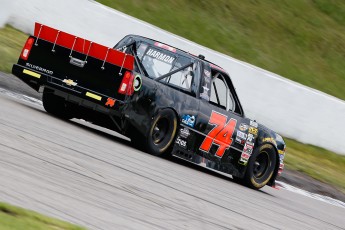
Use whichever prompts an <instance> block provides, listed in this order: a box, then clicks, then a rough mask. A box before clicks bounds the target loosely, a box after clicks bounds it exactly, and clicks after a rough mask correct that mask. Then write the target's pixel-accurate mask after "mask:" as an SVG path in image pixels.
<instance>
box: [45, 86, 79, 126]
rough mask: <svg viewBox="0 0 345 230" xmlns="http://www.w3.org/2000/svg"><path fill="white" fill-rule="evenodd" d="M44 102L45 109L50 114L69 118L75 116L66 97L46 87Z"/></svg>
mask: <svg viewBox="0 0 345 230" xmlns="http://www.w3.org/2000/svg"><path fill="white" fill-rule="evenodd" d="M42 103H43V107H44V109H45V111H47V112H48V113H49V114H51V115H53V116H55V117H58V118H61V119H64V120H69V119H71V118H73V115H72V113H71V111H70V110H69V109H68V107H67V104H66V101H65V99H64V98H62V97H59V96H56V95H55V94H54V93H53V92H52V91H51V90H49V89H47V88H44V90H43V95H42Z"/></svg>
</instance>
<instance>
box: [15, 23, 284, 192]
mask: <svg viewBox="0 0 345 230" xmlns="http://www.w3.org/2000/svg"><path fill="white" fill-rule="evenodd" d="M12 73H13V74H14V75H16V76H17V77H18V78H20V79H21V80H22V81H24V82H25V83H27V84H28V85H29V86H30V87H32V88H33V89H35V90H37V91H39V92H42V93H43V96H42V100H43V106H44V108H45V110H46V111H47V112H48V113H50V114H52V115H54V116H57V117H59V118H63V119H71V118H80V119H84V120H87V121H90V122H92V123H94V124H97V125H100V126H103V127H106V128H109V129H112V130H115V131H117V132H119V133H122V134H124V135H126V136H128V137H129V138H130V139H131V141H132V142H133V144H134V145H136V146H137V147H140V148H141V149H143V150H145V151H147V152H149V153H151V154H153V155H158V156H170V155H173V156H176V157H179V158H183V159H185V160H187V161H190V162H193V163H196V164H200V165H203V166H205V167H208V168H211V169H214V170H217V171H221V172H224V173H228V174H231V175H232V177H233V178H234V179H235V180H237V181H239V182H242V183H243V184H245V185H247V186H249V187H251V188H255V189H259V188H261V187H263V186H264V185H266V184H267V185H271V186H272V185H274V182H275V179H276V177H277V175H279V174H280V173H281V171H282V170H283V166H284V164H283V159H284V155H285V143H284V141H283V139H282V137H281V136H280V135H278V134H277V133H275V132H274V131H272V130H270V129H268V128H266V127H265V126H263V125H260V124H258V123H257V122H256V121H254V120H251V119H249V118H247V117H246V116H245V115H244V111H243V108H242V106H241V104H240V101H239V98H238V97H237V94H236V91H235V88H234V86H233V84H232V81H231V79H230V77H229V75H228V74H227V72H226V71H224V70H223V69H222V68H221V67H219V66H217V65H215V64H213V63H211V62H209V61H207V60H206V59H205V57H204V56H202V55H198V56H195V55H192V54H190V53H188V52H185V51H183V50H180V49H178V48H175V47H172V46H169V45H167V44H164V43H161V42H159V41H155V40H152V39H149V38H145V37H141V36H137V35H128V36H126V37H125V38H123V39H122V40H121V41H120V42H118V43H117V44H116V45H115V47H114V48H108V47H105V46H102V45H99V44H97V43H94V42H91V41H89V40H86V39H83V38H80V37H77V36H74V35H71V34H68V33H65V32H63V31H59V30H56V29H54V28H51V27H48V26H45V25H42V24H39V23H36V24H35V33H34V36H30V37H29V38H28V39H27V41H26V43H25V45H24V48H23V51H22V53H21V54H20V58H19V60H18V63H17V64H14V65H13V69H12Z"/></svg>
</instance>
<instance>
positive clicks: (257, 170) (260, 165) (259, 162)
mask: <svg viewBox="0 0 345 230" xmlns="http://www.w3.org/2000/svg"><path fill="white" fill-rule="evenodd" d="M269 163H270V162H269V155H268V153H267V152H261V153H260V154H259V155H258V156H257V157H256V159H255V162H254V167H253V174H254V177H255V178H257V179H260V178H262V177H263V176H264V175H265V174H266V172H267V170H268V167H269Z"/></svg>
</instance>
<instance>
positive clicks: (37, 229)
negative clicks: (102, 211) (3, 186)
mask: <svg viewBox="0 0 345 230" xmlns="http://www.w3.org/2000/svg"><path fill="white" fill-rule="evenodd" d="M16 229H18V230H22V229H26V230H49V229H51V230H82V229H84V228H82V227H78V226H76V225H72V224H69V223H67V222H63V221H61V220H57V219H53V218H51V217H46V216H43V215H41V214H38V213H36V212H33V211H29V210H25V209H22V208H19V207H15V206H12V205H9V204H6V203H2V202H0V230H16Z"/></svg>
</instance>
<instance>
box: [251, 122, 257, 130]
mask: <svg viewBox="0 0 345 230" xmlns="http://www.w3.org/2000/svg"><path fill="white" fill-rule="evenodd" d="M250 126H253V127H254V128H257V127H258V123H256V122H255V121H250Z"/></svg>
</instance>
